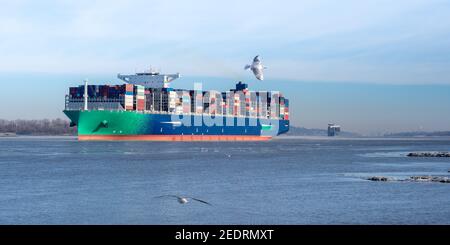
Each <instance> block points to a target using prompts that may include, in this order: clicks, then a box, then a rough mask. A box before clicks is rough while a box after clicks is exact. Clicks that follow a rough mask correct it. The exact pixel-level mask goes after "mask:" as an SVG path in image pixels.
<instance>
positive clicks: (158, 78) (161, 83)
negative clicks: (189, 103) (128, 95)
mask: <svg viewBox="0 0 450 245" xmlns="http://www.w3.org/2000/svg"><path fill="white" fill-rule="evenodd" d="M180 77H181V75H180V73H176V74H160V73H159V72H156V71H148V72H141V73H136V74H134V75H122V74H117V78H119V79H120V80H122V81H124V82H126V83H129V84H134V85H142V86H144V87H145V88H168V87H169V83H170V82H172V81H173V80H175V79H177V78H180Z"/></svg>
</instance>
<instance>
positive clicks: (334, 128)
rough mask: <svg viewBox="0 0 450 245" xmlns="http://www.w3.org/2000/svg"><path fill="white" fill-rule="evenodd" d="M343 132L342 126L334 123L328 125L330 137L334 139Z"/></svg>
mask: <svg viewBox="0 0 450 245" xmlns="http://www.w3.org/2000/svg"><path fill="white" fill-rule="evenodd" d="M340 132H341V126H339V125H336V124H334V123H329V124H328V136H329V137H333V136H336V135H338V134H339V133H340Z"/></svg>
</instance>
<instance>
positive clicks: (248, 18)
mask: <svg viewBox="0 0 450 245" xmlns="http://www.w3.org/2000/svg"><path fill="white" fill-rule="evenodd" d="M0 4H1V6H2V15H1V16H0V84H1V85H2V87H3V88H7V90H8V91H9V92H8V93H6V95H2V96H1V97H0V112H1V115H0V118H8V119H13V118H39V117H63V115H62V114H61V105H62V104H63V103H62V102H61V101H63V95H62V94H64V93H65V92H66V87H67V86H69V85H75V84H77V83H78V82H81V81H80V80H81V79H82V78H84V77H89V78H90V80H91V81H93V82H95V83H102V82H104V81H108V82H110V83H116V82H117V80H116V79H114V75H115V74H117V73H119V72H120V73H127V72H130V73H132V72H134V71H136V70H141V69H144V68H146V67H147V66H148V65H152V66H154V67H157V68H161V69H162V71H163V72H181V73H182V74H183V75H184V76H185V77H184V78H183V79H182V80H179V81H177V83H176V84H174V86H180V87H188V86H185V85H187V84H189V83H190V82H192V81H191V80H190V79H196V80H202V81H203V82H204V83H208V84H209V85H211V88H212V89H226V88H229V87H231V86H232V85H233V83H232V82H233V81H234V80H244V81H249V82H250V83H251V84H252V85H254V87H255V88H259V89H266V88H276V89H278V90H280V91H282V92H283V91H285V94H286V95H288V96H290V97H291V101H292V102H291V103H292V107H293V108H292V111H293V115H292V116H293V124H294V125H301V126H306V127H323V125H326V123H328V122H329V121H336V122H338V123H340V124H343V126H344V128H346V129H348V130H351V131H358V132H362V133H376V132H385V131H402V130H417V129H426V130H450V117H449V116H448V115H447V114H449V113H444V112H449V111H450V103H449V102H450V99H449V97H450V69H449V67H450V66H449V65H450V1H447V0H446V1H444V0H396V1H388V0H365V1H357V0H343V1H331V0H329V1H327V0H314V1H313V0H311V1H263V0H259V1H45V0H43V1H25V0H23V1H21V0H18V1H0ZM256 54H260V55H261V56H262V59H263V61H264V63H265V65H266V66H268V67H269V69H268V70H267V71H266V74H265V77H266V80H265V81H264V82H256V81H254V80H252V77H251V74H249V73H248V72H246V71H244V70H243V69H242V68H243V65H245V64H246V63H248V62H249V61H250V60H251V58H252V57H253V56H254V55H256ZM77 79H78V80H77ZM212 85H214V87H213V86H212ZM205 87H208V85H206V86H205ZM23 93H25V94H27V95H29V96H27V97H22V99H17V98H18V96H19V97H20V95H21V94H23ZM30 96H31V97H30ZM29 100H33V101H34V102H33V103H31V104H33V105H36V106H35V109H34V110H33V111H29V110H25V109H26V108H27V107H28V106H29V105H30V101H29ZM10 101H14V103H9V102H10ZM38 105H40V106H38ZM412 108H416V109H417V110H419V111H420V112H421V113H418V112H417V111H415V110H416V109H412ZM443 114H444V115H443Z"/></svg>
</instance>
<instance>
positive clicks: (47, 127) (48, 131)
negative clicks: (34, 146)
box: [0, 119, 76, 135]
mask: <svg viewBox="0 0 450 245" xmlns="http://www.w3.org/2000/svg"><path fill="white" fill-rule="evenodd" d="M0 133H15V134H18V135H76V129H75V128H74V127H72V128H71V127H70V123H69V122H68V121H66V120H63V119H53V120H49V119H42V120H21V119H19V120H3V119H0Z"/></svg>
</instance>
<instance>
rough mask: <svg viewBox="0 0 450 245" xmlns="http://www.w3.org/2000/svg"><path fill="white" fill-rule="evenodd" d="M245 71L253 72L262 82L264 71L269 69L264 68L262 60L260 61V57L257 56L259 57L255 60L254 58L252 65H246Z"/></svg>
mask: <svg viewBox="0 0 450 245" xmlns="http://www.w3.org/2000/svg"><path fill="white" fill-rule="evenodd" d="M244 69H245V70H248V69H250V70H252V72H253V74H254V75H255V77H256V79H258V80H261V81H262V80H264V74H263V70H264V69H267V67H265V66H263V64H262V63H261V60H259V55H257V56H255V58H253V63H252V64H251V65H246V66H245V68H244Z"/></svg>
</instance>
